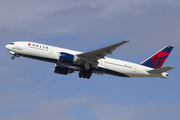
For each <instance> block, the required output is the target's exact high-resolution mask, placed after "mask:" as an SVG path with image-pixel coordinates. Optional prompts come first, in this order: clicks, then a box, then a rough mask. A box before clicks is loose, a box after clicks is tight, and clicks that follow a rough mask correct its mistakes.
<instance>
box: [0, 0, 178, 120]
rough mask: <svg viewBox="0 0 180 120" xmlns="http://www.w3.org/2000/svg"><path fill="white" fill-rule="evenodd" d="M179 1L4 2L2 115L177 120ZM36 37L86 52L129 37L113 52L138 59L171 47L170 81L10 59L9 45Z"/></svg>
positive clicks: (13, 118) (42, 119) (0, 25)
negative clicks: (58, 70) (88, 73)
mask: <svg viewBox="0 0 180 120" xmlns="http://www.w3.org/2000/svg"><path fill="white" fill-rule="evenodd" d="M179 11H180V2H179V1H177V0H157V1H154V0H121V1H119V0H111V1H109V0H86V1H82V0H73V1H72V0H51V1H48V0H44V1H42V0H29V1H24V0H16V1H14V0H9V1H0V16H1V17H0V42H1V47H0V56H1V62H0V66H1V67H0V77H1V79H0V98H1V99H0V119H1V120H32V119H33V120H92V119H93V120H110V119H111V120H144V119H146V120H152V119H153V120H159V119H163V120H169V119H171V120H179V119H180V114H179V113H180V94H179V91H180V81H179V71H180V68H179V66H180V63H179V59H180V56H179V54H180V48H179V46H180V40H179V38H180V24H179V21H180V15H179ZM21 40H25V41H34V42H39V43H43V44H49V45H54V46H58V47H63V48H68V49H73V50H77V51H82V52H87V51H90V50H94V49H98V48H101V47H104V46H108V45H111V44H114V43H117V42H120V41H123V40H131V42H130V43H127V44H125V45H123V46H121V47H120V48H118V49H116V50H115V51H114V52H113V55H108V57H112V58H116V59H122V60H127V61H131V62H135V63H141V62H142V61H143V60H145V59H146V58H147V57H149V56H150V55H152V54H154V53H155V52H157V51H158V50H160V49H161V48H162V47H164V46H166V45H172V46H174V49H173V51H172V53H171V54H170V56H169V58H168V59H167V61H166V62H165V64H164V65H163V66H169V65H171V66H175V69H173V70H171V71H169V74H170V76H169V77H168V78H167V79H161V78H121V77H115V76H109V75H102V76H98V75H95V74H93V75H92V77H91V79H90V80H87V79H86V80H84V79H80V78H79V77H78V73H77V72H76V73H73V74H70V75H67V76H64V75H59V74H55V73H53V67H54V65H53V64H52V63H46V62H41V61H37V60H32V59H27V58H23V57H20V58H16V59H15V60H13V61H12V60H11V59H10V57H11V55H10V54H9V51H7V50H6V49H5V45H6V44H8V43H10V42H13V41H21Z"/></svg>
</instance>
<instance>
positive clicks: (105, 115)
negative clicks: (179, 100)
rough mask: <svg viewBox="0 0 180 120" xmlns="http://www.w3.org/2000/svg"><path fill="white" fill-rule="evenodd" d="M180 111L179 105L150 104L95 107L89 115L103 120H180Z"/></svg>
mask: <svg viewBox="0 0 180 120" xmlns="http://www.w3.org/2000/svg"><path fill="white" fill-rule="evenodd" d="M179 111H180V105H179V104H157V103H149V104H146V105H136V104H131V105H128V106H121V105H119V104H107V105H105V106H95V107H93V108H92V109H91V110H90V111H89V114H90V115H94V114H95V115H97V116H99V119H101V120H112V119H113V120H145V119H146V120H152V119H153V120H159V119H163V120H169V119H173V120H178V119H179V118H180V115H179V114H178V113H179Z"/></svg>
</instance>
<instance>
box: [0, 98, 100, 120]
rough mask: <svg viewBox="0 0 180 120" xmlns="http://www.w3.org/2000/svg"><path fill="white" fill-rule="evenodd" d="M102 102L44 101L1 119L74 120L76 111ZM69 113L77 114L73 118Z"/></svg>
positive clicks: (87, 99) (93, 99)
mask: <svg viewBox="0 0 180 120" xmlns="http://www.w3.org/2000/svg"><path fill="white" fill-rule="evenodd" d="M101 101H102V100H101V99H99V98H87V97H77V98H67V99H52V100H49V101H47V100H44V101H41V102H39V103H34V104H31V106H28V107H27V108H26V109H25V110H24V111H20V112H18V113H16V112H15V113H12V114H9V115H4V116H3V117H0V118H1V119H3V120H24V119H26V120H32V119H33V120H59V119H60V120H72V117H73V116H76V115H75V114H76V113H78V112H77V111H76V110H77V109H80V108H84V107H89V106H92V105H93V106H94V105H96V104H99V103H100V102H101ZM29 108H30V109H29ZM68 111H73V112H75V113H74V114H72V116H71V115H68V113H67V112H68ZM78 114H79V113H78ZM73 118H74V117H73Z"/></svg>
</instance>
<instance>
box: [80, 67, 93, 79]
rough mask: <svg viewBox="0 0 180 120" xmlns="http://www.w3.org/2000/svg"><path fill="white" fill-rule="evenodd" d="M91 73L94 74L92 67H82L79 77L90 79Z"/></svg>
mask: <svg viewBox="0 0 180 120" xmlns="http://www.w3.org/2000/svg"><path fill="white" fill-rule="evenodd" d="M91 75H92V70H91V69H89V70H86V69H84V68H83V69H81V70H80V72H79V77H80V78H82V77H83V78H87V79H90V77H91Z"/></svg>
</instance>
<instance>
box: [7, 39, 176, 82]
mask: <svg viewBox="0 0 180 120" xmlns="http://www.w3.org/2000/svg"><path fill="white" fill-rule="evenodd" d="M127 42H129V41H122V42H119V43H117V44H113V45H110V46H107V47H103V48H100V49H97V50H93V51H90V52H85V53H82V52H78V51H74V50H69V49H64V48H59V47H54V46H49V45H44V44H40V43H35V42H24V41H20V42H12V43H10V44H8V45H6V49H8V50H9V51H10V54H12V57H11V58H12V59H14V58H15V57H20V56H23V57H27V58H32V59H36V60H42V61H46V62H51V63H54V72H55V73H58V74H63V75H67V74H70V73H73V72H74V71H79V77H80V78H81V77H83V78H87V79H89V78H90V77H91V75H92V73H96V74H99V75H102V74H109V75H115V76H119V77H161V78H166V77H168V73H166V72H167V71H169V70H171V69H173V68H174V67H171V66H168V67H162V65H163V63H164V62H165V60H166V59H167V57H168V56H169V54H170V52H171V50H172V49H173V47H172V46H166V47H164V48H163V49H161V50H160V51H159V52H157V53H156V54H154V55H152V56H151V57H149V58H148V59H146V60H145V61H143V62H142V63H141V64H136V63H131V62H127V61H122V60H117V59H113V58H108V57H105V56H106V55H108V54H112V52H113V51H114V50H115V49H116V48H118V47H119V46H121V45H123V44H125V43H127ZM161 67H162V68H161Z"/></svg>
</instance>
